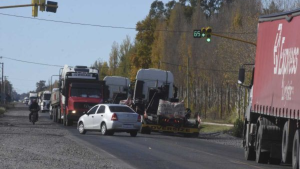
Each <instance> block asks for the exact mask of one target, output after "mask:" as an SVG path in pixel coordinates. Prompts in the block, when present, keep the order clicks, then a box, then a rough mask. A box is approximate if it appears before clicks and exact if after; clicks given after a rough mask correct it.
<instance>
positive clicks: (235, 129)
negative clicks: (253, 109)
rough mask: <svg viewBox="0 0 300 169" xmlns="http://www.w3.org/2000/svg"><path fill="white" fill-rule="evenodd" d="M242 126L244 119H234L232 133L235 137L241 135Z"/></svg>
mask: <svg viewBox="0 0 300 169" xmlns="http://www.w3.org/2000/svg"><path fill="white" fill-rule="evenodd" d="M243 127H244V121H243V120H241V119H236V120H235V122H234V126H233V131H232V134H233V135H234V136H236V137H242V136H243Z"/></svg>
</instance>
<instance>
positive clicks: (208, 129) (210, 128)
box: [200, 124, 232, 133]
mask: <svg viewBox="0 0 300 169" xmlns="http://www.w3.org/2000/svg"><path fill="white" fill-rule="evenodd" d="M231 130H232V127H228V126H218V125H210V124H202V125H201V126H200V133H215V132H222V133H228V132H229V131H231Z"/></svg>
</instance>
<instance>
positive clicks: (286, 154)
mask: <svg viewBox="0 0 300 169" xmlns="http://www.w3.org/2000/svg"><path fill="white" fill-rule="evenodd" d="M295 130H296V129H295V127H294V126H293V125H291V124H290V122H289V121H286V122H285V124H284V127H283V132H282V142H281V144H282V146H281V154H282V162H283V163H291V162H292V148H293V134H294V133H295Z"/></svg>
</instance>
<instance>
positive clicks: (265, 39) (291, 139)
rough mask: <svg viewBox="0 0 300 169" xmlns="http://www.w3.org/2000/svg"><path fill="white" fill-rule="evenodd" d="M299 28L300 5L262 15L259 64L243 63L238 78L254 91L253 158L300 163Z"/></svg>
mask: <svg viewBox="0 0 300 169" xmlns="http://www.w3.org/2000/svg"><path fill="white" fill-rule="evenodd" d="M299 27H300V9H298V10H294V11H290V12H284V13H278V14H272V15H266V16H261V17H260V18H259V23H258V30H257V48H256V56H255V64H253V65H251V64H245V65H243V66H242V68H240V71H239V80H238V83H239V84H241V85H243V86H244V87H246V88H248V89H249V92H250V94H249V100H248V103H249V104H248V107H247V110H246V113H245V119H244V137H243V147H244V155H245V158H246V159H247V160H256V162H257V163H273V164H280V163H281V162H283V163H287V164H288V163H291V164H292V167H293V168H294V169H298V168H299V148H300V147H299V145H300V130H299V119H300V72H299V71H300V70H298V64H299V59H300V58H299V48H300V33H299ZM249 67H250V69H251V70H252V71H250V72H252V73H251V76H252V77H251V78H250V79H251V80H250V82H247V83H246V82H245V76H246V75H247V74H246V75H245V72H246V71H245V70H249ZM248 81H249V80H248Z"/></svg>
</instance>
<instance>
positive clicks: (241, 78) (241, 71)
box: [238, 68, 245, 84]
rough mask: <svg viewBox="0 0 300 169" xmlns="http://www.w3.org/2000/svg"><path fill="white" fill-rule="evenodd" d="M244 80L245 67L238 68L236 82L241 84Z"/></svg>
mask: <svg viewBox="0 0 300 169" xmlns="http://www.w3.org/2000/svg"><path fill="white" fill-rule="evenodd" d="M244 81H245V68H240V70H239V79H238V84H243V83H244Z"/></svg>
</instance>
